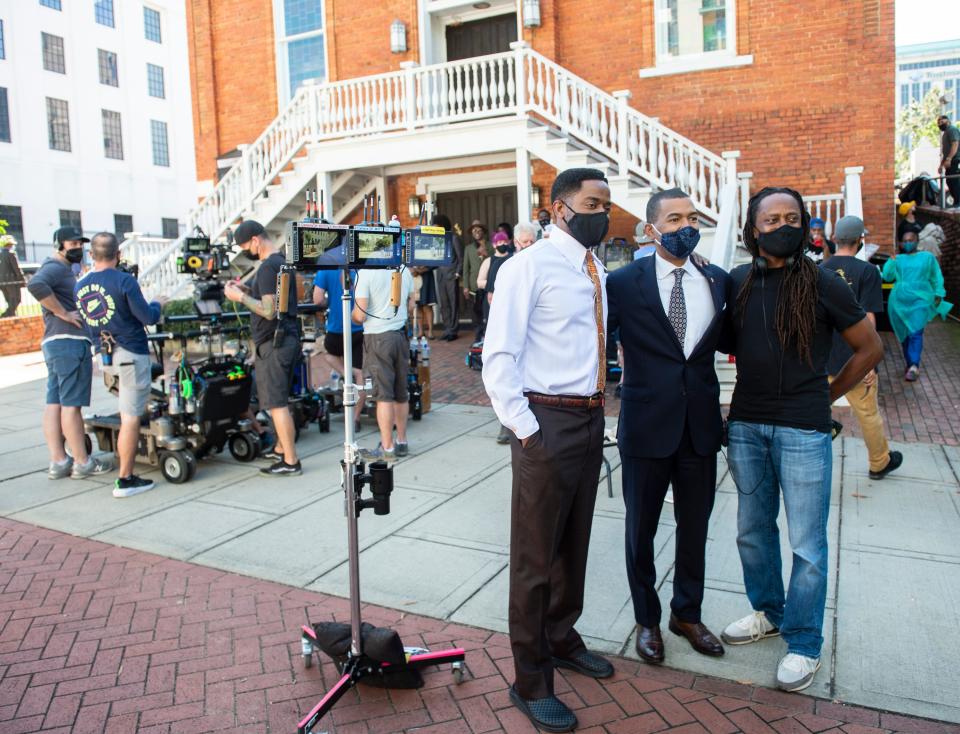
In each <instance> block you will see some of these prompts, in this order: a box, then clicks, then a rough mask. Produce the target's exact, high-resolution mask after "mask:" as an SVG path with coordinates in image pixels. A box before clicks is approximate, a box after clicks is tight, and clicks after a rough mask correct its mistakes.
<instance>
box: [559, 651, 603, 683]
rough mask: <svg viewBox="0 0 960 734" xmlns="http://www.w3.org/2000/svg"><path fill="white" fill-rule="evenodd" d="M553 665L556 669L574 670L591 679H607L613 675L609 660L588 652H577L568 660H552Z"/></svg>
mask: <svg viewBox="0 0 960 734" xmlns="http://www.w3.org/2000/svg"><path fill="white" fill-rule="evenodd" d="M553 664H554V665H555V666H556V667H558V668H567V669H569V670H575V671H576V672H578V673H580V674H581V675H587V676H590V677H591V678H609V677H610V676H611V675H613V673H614V670H613V665H612V664H611V663H610V661H609V660H607V659H606V658H604V657H600V656H599V655H597V654H596V653H592V652H590V651H589V650H584V651H583V652H578V653H577V654H576V655H573V656H572V657H569V658H554V659H553Z"/></svg>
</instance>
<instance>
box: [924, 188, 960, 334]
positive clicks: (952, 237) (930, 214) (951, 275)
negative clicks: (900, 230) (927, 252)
mask: <svg viewBox="0 0 960 734" xmlns="http://www.w3.org/2000/svg"><path fill="white" fill-rule="evenodd" d="M917 221H918V222H920V224H924V225H925V224H928V223H930V222H933V223H935V224H939V225H940V226H941V227H943V233H944V234H945V235H946V237H947V239H946V241H945V242H944V243H943V245H942V246H941V248H940V251H941V254H940V269H941V270H942V271H943V286H944V289H945V290H946V291H947V300H948V301H950V303H953V304H955V305H954V309H953V311H951V313H952V314H953V315H954V316H956V317H958V318H960V305H956V304H960V213H954V211H952V210H950V211H946V210H943V209H939V208H937V207H932V206H925V207H919V208H918V209H917Z"/></svg>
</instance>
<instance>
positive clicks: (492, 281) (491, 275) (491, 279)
mask: <svg viewBox="0 0 960 734" xmlns="http://www.w3.org/2000/svg"><path fill="white" fill-rule="evenodd" d="M515 254H516V252H508V253H507V254H506V255H504V256H503V257H497V256H496V255H494V256H493V258H491V260H490V270H489V272H488V273H487V287H486V289H485V290H486V291H487V293H493V289H494V286H495V285H496V283H497V272H498V271H499V270H500V266H501V265H503V264H504V263H505V262H506V261H507V260H509V259H510V258H511V257H513V256H514V255H515Z"/></svg>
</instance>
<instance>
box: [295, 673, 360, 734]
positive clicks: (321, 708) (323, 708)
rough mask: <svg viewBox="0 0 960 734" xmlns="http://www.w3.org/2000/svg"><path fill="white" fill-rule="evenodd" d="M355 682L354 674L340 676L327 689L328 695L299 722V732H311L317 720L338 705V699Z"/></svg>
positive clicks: (301, 733) (306, 733)
mask: <svg viewBox="0 0 960 734" xmlns="http://www.w3.org/2000/svg"><path fill="white" fill-rule="evenodd" d="M354 684H355V681H354V679H353V676H351V675H350V674H349V673H347V674H345V675H344V676H343V677H342V678H340V680H338V681H337V682H336V685H334V686H333V688H331V689H330V690H329V691H327V695H325V696H324V697H323V698H321V699H320V703H318V704H317V705H316V706H314V707H313V709H311V711H310V713H309V714H307V715H306V716H305V717H303V719H302V720H301V721H300V723H299V724H297V734H310V730H311V729H313V727H314V726H316V725H317V722H318V721H320V719H322V718H323V717H324V716H325V715H326V714H327V712H329V711H330V709H332V708H333V707H334V706H336V705H337V701H339V700H340V699H341V698H343V694H344V693H346V692H347V691H349V690H350V689H351V688H352V687H353V686H354Z"/></svg>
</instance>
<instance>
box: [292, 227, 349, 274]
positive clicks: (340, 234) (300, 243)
mask: <svg viewBox="0 0 960 734" xmlns="http://www.w3.org/2000/svg"><path fill="white" fill-rule="evenodd" d="M349 245H350V228H349V227H348V226H347V225H345V224H326V223H322V222H291V223H290V225H289V229H288V231H287V261H288V262H289V263H290V264H291V265H293V266H294V267H295V268H297V269H298V270H331V269H336V268H341V267H344V266H345V265H347V264H349V262H350V253H349V250H350V246H349Z"/></svg>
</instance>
